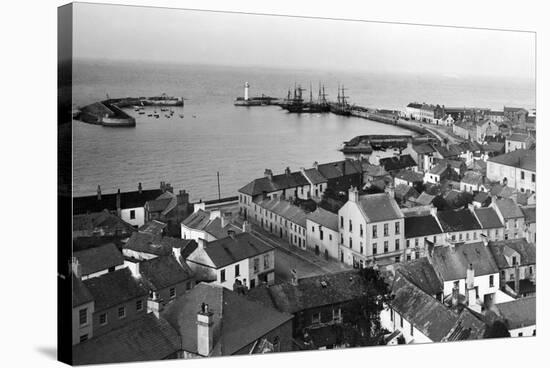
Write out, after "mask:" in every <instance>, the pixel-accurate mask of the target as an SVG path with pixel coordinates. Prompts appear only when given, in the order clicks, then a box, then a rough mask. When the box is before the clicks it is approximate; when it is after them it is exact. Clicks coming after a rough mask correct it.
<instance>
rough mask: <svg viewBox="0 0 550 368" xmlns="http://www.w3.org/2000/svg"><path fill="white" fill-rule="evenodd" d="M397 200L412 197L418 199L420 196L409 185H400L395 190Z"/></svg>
mask: <svg viewBox="0 0 550 368" xmlns="http://www.w3.org/2000/svg"><path fill="white" fill-rule="evenodd" d="M394 193H395V198H398V199H401V200H403V199H408V198H411V197H414V198H416V197H418V196H419V194H418V192H417V191H416V189H414V188H413V187H411V186H409V185H408V184H399V185H397V186H396V187H395V189H394Z"/></svg>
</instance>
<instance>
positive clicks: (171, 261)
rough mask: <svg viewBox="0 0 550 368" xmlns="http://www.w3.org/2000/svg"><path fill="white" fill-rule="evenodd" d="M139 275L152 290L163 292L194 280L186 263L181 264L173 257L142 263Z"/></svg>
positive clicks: (158, 258) (153, 259)
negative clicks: (165, 289)
mask: <svg viewBox="0 0 550 368" xmlns="http://www.w3.org/2000/svg"><path fill="white" fill-rule="evenodd" d="M139 273H140V274H141V276H142V277H143V279H144V281H145V283H146V284H147V285H148V286H149V287H150V288H151V289H152V290H162V289H164V288H167V287H170V286H174V285H177V284H179V283H182V282H184V281H187V280H190V279H192V278H193V272H192V271H191V269H190V268H189V266H187V264H186V263H185V262H182V263H181V264H180V262H178V261H177V260H176V258H175V257H174V256H172V255H170V256H160V257H155V258H152V259H149V260H145V261H141V262H140V263H139Z"/></svg>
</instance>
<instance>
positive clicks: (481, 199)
mask: <svg viewBox="0 0 550 368" xmlns="http://www.w3.org/2000/svg"><path fill="white" fill-rule="evenodd" d="M488 198H489V193H487V192H478V193H477V194H476V195H475V196H474V200H473V201H474V202H478V203H481V204H484V203H485V201H486V200H487V199H488Z"/></svg>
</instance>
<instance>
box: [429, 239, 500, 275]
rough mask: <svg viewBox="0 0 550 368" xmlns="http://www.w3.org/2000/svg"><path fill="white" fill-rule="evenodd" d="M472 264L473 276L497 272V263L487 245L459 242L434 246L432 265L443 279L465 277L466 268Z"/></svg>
mask: <svg viewBox="0 0 550 368" xmlns="http://www.w3.org/2000/svg"><path fill="white" fill-rule="evenodd" d="M470 264H472V266H473V268H474V271H475V276H483V275H489V274H495V273H498V272H499V269H498V267H497V264H496V263H495V260H494V258H493V256H492V254H491V252H490V251H489V249H488V247H487V246H486V245H484V244H483V242H479V243H467V244H465V243H459V244H455V245H454V249H453V246H452V245H448V246H441V247H435V248H434V250H433V256H432V265H433V267H434V269H435V270H436V272H437V273H438V275H440V277H441V278H442V279H443V280H444V281H453V280H458V279H464V278H466V270H467V269H468V267H469V265H470Z"/></svg>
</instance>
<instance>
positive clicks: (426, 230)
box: [403, 209, 445, 261]
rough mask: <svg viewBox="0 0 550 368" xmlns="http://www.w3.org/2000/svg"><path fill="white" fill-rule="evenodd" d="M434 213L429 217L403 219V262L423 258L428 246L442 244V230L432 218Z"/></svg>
mask: <svg viewBox="0 0 550 368" xmlns="http://www.w3.org/2000/svg"><path fill="white" fill-rule="evenodd" d="M435 212H436V211H435V209H434V210H433V211H432V213H430V214H429V215H422V216H407V217H405V247H404V249H403V260H404V261H411V260H415V259H419V258H420V257H424V256H426V253H427V251H428V246H429V245H430V244H432V245H436V244H439V245H441V244H442V243H443V242H444V240H445V239H444V234H443V229H441V226H440V225H439V222H438V221H437V218H436V217H435V216H434V214H435Z"/></svg>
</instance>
